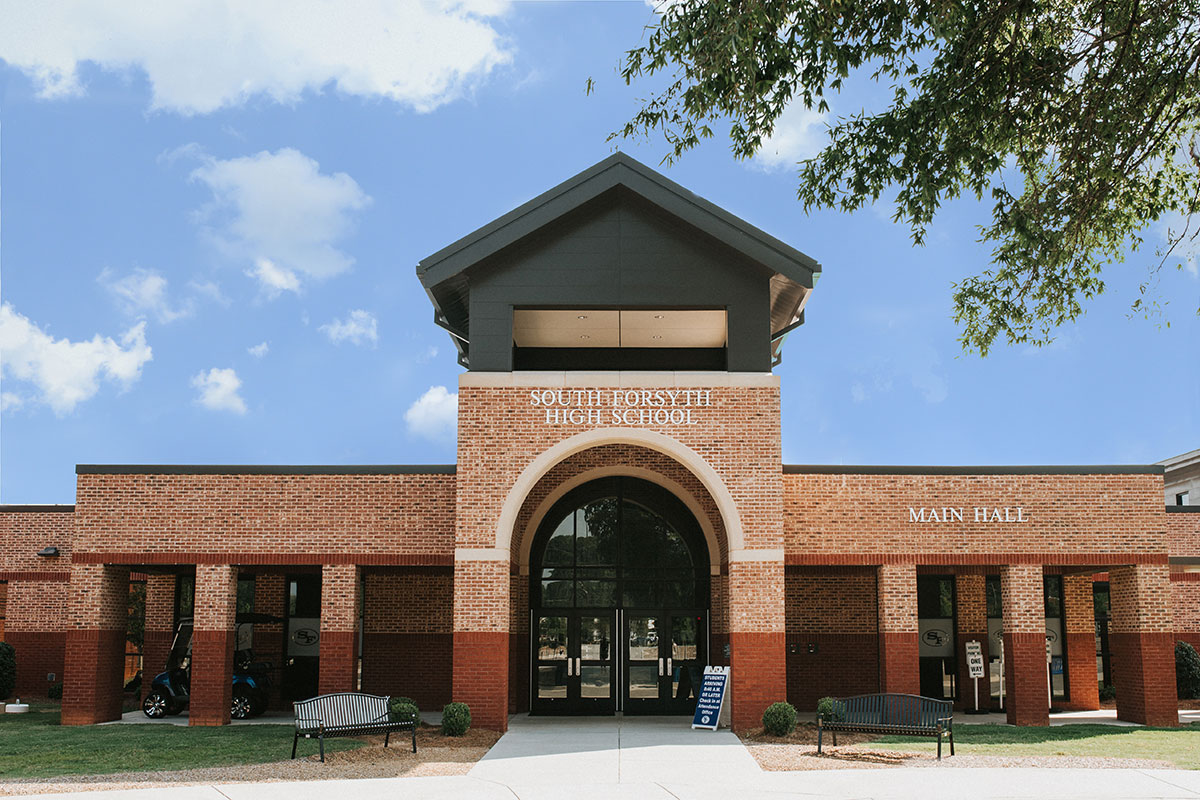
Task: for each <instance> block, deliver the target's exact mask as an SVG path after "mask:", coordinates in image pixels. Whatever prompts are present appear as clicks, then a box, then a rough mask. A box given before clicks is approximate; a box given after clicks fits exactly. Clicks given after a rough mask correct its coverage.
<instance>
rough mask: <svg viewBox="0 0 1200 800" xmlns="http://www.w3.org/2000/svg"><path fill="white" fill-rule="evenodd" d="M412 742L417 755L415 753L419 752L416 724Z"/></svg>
mask: <svg viewBox="0 0 1200 800" xmlns="http://www.w3.org/2000/svg"><path fill="white" fill-rule="evenodd" d="M412 740H413V752H414V753H415V752H417V726H416V724H413V729H412Z"/></svg>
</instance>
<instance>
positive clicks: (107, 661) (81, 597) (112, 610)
mask: <svg viewBox="0 0 1200 800" xmlns="http://www.w3.org/2000/svg"><path fill="white" fill-rule="evenodd" d="M128 613H129V568H128V567H116V566H110V565H108V564H72V565H71V588H70V603H69V605H68V614H69V616H68V623H67V624H68V627H67V636H66V655H65V658H64V665H63V701H62V724H63V725H92V724H94V723H97V722H108V721H110V720H115V719H120V718H121V695H122V690H123V688H124V687H123V686H122V685H121V684H122V681H121V679H122V677H124V672H125V628H126V626H127V624H128Z"/></svg>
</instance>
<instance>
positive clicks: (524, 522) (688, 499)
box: [512, 445, 728, 574]
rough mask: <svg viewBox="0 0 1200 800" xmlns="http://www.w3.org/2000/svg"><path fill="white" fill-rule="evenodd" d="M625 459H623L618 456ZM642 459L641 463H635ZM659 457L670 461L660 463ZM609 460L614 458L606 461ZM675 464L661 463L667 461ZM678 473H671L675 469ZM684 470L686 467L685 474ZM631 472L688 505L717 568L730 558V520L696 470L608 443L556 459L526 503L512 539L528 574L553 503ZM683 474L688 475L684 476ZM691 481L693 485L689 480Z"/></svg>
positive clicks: (514, 556)
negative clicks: (593, 460) (727, 526)
mask: <svg viewBox="0 0 1200 800" xmlns="http://www.w3.org/2000/svg"><path fill="white" fill-rule="evenodd" d="M631 450H632V451H633V453H634V454H638V453H639V451H640V453H641V454H645V455H648V456H650V458H649V459H646V458H645V457H642V458H637V459H635V458H629V456H630V455H631V453H630V451H631ZM591 454H595V457H596V460H597V461H598V462H600V463H588V462H587V461H584V463H579V461H581V460H582V459H583V458H586V456H588V455H591ZM617 459H620V460H617ZM635 460H638V461H641V462H642V463H641V464H636V463H629V462H632V461H635ZM654 461H661V462H664V463H662V464H655V463H654ZM604 462H608V463H604ZM668 464H669V465H670V466H672V467H674V468H675V469H674V470H668V469H661V468H656V467H662V466H666V465H668ZM672 471H673V472H675V473H677V474H676V475H671V474H670V472H672ZM678 473H683V474H682V475H680V474H678ZM618 475H619V476H626V477H631V478H641V479H643V480H646V481H649V482H651V483H654V484H656V485H658V486H661V487H663V488H664V489H666V490H667V491H669V492H670V493H671V494H673V495H674V496H675V497H677V498H679V500H680V501H681V502H682V503H683V504H684V505H685V506H687V508H688V510H689V511H690V512H691V513H692V516H693V517H695V518H696V522H697V523H698V524H699V525H700V530H701V531H702V532H703V534H704V540H705V544H706V546H707V550H708V560H709V564H710V567H711V569H712V571H713V572H714V573H715V572H716V571H718V570H719V569H720V566H721V564H722V563H723V562H724V556H725V553H726V552H727V550H728V548H727V546H726V541H725V540H726V535H725V526H724V523H723V521H722V519H721V515H720V512H719V511H718V509H717V507H716V504H715V502H714V501H713V500H712V498H711V496H710V495H708V493H707V492H706V491H705V489H704V486H703V484H701V483H700V482H699V481H698V480H697V479H696V478H695V476H694V475H692V474H691V473H690V472H689V471H688V470H687V469H686V468H685V467H684V466H683V465H682V464H679V463H678V462H676V461H674V460H672V459H670V458H667V457H666V456H664V455H662V454H661V453H659V452H657V451H653V450H647V449H646V448H641V447H633V446H630V445H602V446H600V447H596V448H591V449H589V450H585V451H582V452H581V453H577V454H575V455H574V456H571V457H569V458H566V459H564V460H562V461H560V462H559V463H558V464H556V465H555V466H554V467H553V468H552V469H551V470H550V471H549V472H547V473H546V474H545V475H543V476H542V478H541V479H540V480H539V481H538V482H537V484H536V485H535V486H534V488H533V489H532V490H530V493H529V494H528V495H527V496H526V498H525V502H524V504H522V507H521V512H520V514H518V516H517V523H516V529H515V533H516V534H517V535H515V536H514V537H513V541H512V559H513V563H514V564H517V565H518V566H519V568H520V570H521V572H522V574H524V573H525V572H526V570H527V569H528V567H529V563H530V557H531V548H532V546H533V539H534V536H535V534H536V533H537V528H538V526H539V525H540V524H541V523H542V520H543V519H544V518H545V516H546V514H547V512H549V510H550V508H551V507H552V506H553V505H554V504H555V503H556V502H557V501H558V500H559V499H560V498H561V497H562V496H563V495H565V494H566V493H567V492H569V491H571V490H572V489H574V488H576V487H577V486H582V485H583V484H585V483H589V482H591V481H594V480H597V479H600V478H607V477H611V476H618ZM681 479H682V480H681ZM685 484H691V485H685Z"/></svg>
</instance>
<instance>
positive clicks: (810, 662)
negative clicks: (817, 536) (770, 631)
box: [785, 567, 879, 710]
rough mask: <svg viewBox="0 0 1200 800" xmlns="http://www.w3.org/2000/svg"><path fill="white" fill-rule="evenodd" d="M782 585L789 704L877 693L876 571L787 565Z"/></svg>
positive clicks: (805, 706)
mask: <svg viewBox="0 0 1200 800" xmlns="http://www.w3.org/2000/svg"><path fill="white" fill-rule="evenodd" d="M785 586H786V595H787V597H786V609H787V610H786V618H787V646H788V656H787V685H788V702H790V703H792V704H793V705H794V706H796V707H797V708H798V709H801V710H814V709H815V708H816V705H817V701H818V700H819V699H821V698H822V697H825V696H834V697H845V696H847V695H854V694H865V693H868V692H876V691H879V651H878V608H877V602H876V595H875V570H873V569H871V568H869V567H867V568H863V567H849V568H837V567H828V568H821V569H810V568H803V567H800V568H795V567H792V568H789V569H788V571H787V575H786V577H785ZM810 648H815V652H810Z"/></svg>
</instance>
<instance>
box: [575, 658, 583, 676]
mask: <svg viewBox="0 0 1200 800" xmlns="http://www.w3.org/2000/svg"><path fill="white" fill-rule="evenodd" d="M582 660H583V659H582V658H577V659H575V674H576V675H583V665H582V664H580V663H579V662H580V661H582Z"/></svg>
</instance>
